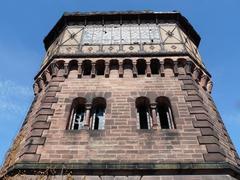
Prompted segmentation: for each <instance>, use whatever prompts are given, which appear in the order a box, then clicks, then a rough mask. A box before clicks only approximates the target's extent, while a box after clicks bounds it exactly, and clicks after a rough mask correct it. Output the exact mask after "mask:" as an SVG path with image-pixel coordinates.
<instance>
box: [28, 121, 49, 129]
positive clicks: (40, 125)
mask: <svg viewBox="0 0 240 180" xmlns="http://www.w3.org/2000/svg"><path fill="white" fill-rule="evenodd" d="M49 127H50V122H45V121H37V122H35V123H34V124H33V125H32V129H49Z"/></svg>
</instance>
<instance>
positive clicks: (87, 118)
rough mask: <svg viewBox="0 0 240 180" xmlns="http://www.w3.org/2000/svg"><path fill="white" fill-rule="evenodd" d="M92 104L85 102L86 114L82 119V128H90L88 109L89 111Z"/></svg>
mask: <svg viewBox="0 0 240 180" xmlns="http://www.w3.org/2000/svg"><path fill="white" fill-rule="evenodd" d="M91 107H92V104H86V116H85V119H84V128H85V129H89V128H90V111H91Z"/></svg>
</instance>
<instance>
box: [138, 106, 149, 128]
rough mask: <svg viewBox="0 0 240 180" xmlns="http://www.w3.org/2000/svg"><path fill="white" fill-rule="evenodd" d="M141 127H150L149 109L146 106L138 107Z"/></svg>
mask: <svg viewBox="0 0 240 180" xmlns="http://www.w3.org/2000/svg"><path fill="white" fill-rule="evenodd" d="M138 116H139V124H140V129H148V128H149V126H148V119H149V117H148V111H147V108H146V107H145V106H140V107H138Z"/></svg>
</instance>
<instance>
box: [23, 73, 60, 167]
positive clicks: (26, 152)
mask: <svg viewBox="0 0 240 180" xmlns="http://www.w3.org/2000/svg"><path fill="white" fill-rule="evenodd" d="M64 80H65V78H61V77H53V78H52V79H51V80H49V83H48V84H47V86H46V87H44V90H45V94H44V96H43V98H42V100H41V104H40V108H39V110H38V111H37V113H36V115H35V118H34V120H33V123H32V126H31V130H30V134H29V136H28V137H27V140H26V142H25V146H24V149H23V151H22V154H21V155H20V161H22V162H26V161H27V162H28V161H30V162H38V161H39V159H40V154H37V148H38V146H42V145H44V143H45V141H46V137H44V136H43V131H44V130H47V129H49V128H50V122H49V121H48V118H49V116H53V114H54V109H52V108H51V107H52V104H53V103H57V102H58V98H56V93H57V92H59V91H60V90H61V87H60V86H59V83H60V82H63V81H64Z"/></svg>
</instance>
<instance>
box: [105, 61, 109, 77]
mask: <svg viewBox="0 0 240 180" xmlns="http://www.w3.org/2000/svg"><path fill="white" fill-rule="evenodd" d="M104 74H105V77H106V78H108V77H109V63H108V62H106V63H105V71H104Z"/></svg>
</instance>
